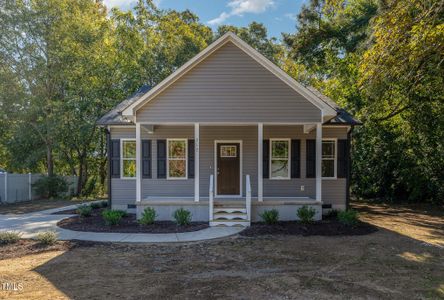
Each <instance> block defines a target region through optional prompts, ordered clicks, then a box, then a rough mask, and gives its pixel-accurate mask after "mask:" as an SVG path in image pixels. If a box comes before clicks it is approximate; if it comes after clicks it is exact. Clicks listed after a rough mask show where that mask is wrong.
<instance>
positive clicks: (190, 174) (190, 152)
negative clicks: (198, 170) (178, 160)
mask: <svg viewBox="0 0 444 300" xmlns="http://www.w3.org/2000/svg"><path fill="white" fill-rule="evenodd" d="M188 178H194V140H193V139H190V140H188Z"/></svg>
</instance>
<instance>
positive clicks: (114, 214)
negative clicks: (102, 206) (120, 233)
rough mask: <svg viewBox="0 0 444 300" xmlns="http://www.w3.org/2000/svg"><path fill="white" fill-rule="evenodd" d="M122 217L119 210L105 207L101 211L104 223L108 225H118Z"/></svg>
mask: <svg viewBox="0 0 444 300" xmlns="http://www.w3.org/2000/svg"><path fill="white" fill-rule="evenodd" d="M122 217H123V216H122V211H121V210H112V209H107V210H104V211H103V212H102V218H103V220H104V221H105V224H106V225H109V226H114V225H119V223H120V221H121V220H122Z"/></svg>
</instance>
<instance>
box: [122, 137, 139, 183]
mask: <svg viewBox="0 0 444 300" xmlns="http://www.w3.org/2000/svg"><path fill="white" fill-rule="evenodd" d="M124 142H134V143H136V153H137V142H136V139H120V179H125V180H136V179H137V154H136V157H134V158H123V144H124ZM124 160H134V161H135V162H136V176H134V177H125V176H123V161H124Z"/></svg>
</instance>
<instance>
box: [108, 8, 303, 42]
mask: <svg viewBox="0 0 444 300" xmlns="http://www.w3.org/2000/svg"><path fill="white" fill-rule="evenodd" d="M104 2H105V5H106V6H107V7H108V8H111V7H113V6H118V7H120V8H121V9H124V10H127V9H130V8H131V7H132V6H133V5H134V3H135V1H133V0H104ZM154 2H155V3H156V4H157V6H158V7H159V8H161V9H175V10H185V9H189V10H191V11H193V12H194V13H196V14H197V15H198V16H199V18H200V20H201V22H202V23H205V24H207V25H208V26H210V27H211V28H213V29H216V28H217V26H218V25H223V24H227V25H235V26H246V25H248V24H249V23H251V22H253V21H257V22H261V23H263V24H265V26H266V27H267V29H268V34H269V36H275V37H277V38H280V37H281V32H287V33H293V32H294V31H295V24H296V21H295V17H296V14H297V13H298V12H299V11H300V9H301V7H302V4H304V3H307V2H308V0H155V1H154Z"/></svg>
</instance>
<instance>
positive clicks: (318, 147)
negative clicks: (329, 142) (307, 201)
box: [316, 123, 322, 201]
mask: <svg viewBox="0 0 444 300" xmlns="http://www.w3.org/2000/svg"><path fill="white" fill-rule="evenodd" d="M316 201H322V124H321V123H318V124H316Z"/></svg>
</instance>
